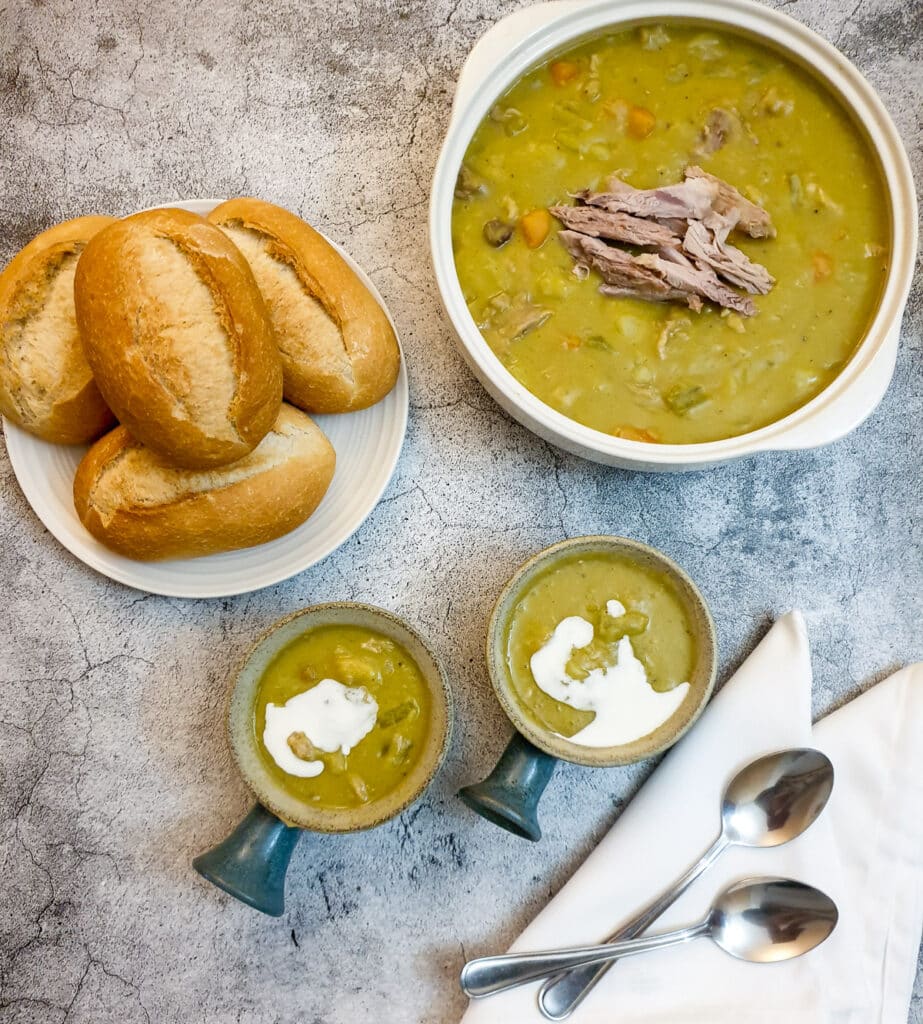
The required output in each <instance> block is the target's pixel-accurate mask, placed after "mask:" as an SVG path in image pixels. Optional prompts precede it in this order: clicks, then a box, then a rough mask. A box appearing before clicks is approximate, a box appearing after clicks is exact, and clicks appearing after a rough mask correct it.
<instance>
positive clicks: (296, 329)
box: [208, 199, 400, 413]
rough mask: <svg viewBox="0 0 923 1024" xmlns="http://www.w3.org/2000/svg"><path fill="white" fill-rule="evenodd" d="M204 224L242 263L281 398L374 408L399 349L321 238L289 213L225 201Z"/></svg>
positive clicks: (322, 406) (304, 405) (308, 406)
mask: <svg viewBox="0 0 923 1024" xmlns="http://www.w3.org/2000/svg"><path fill="white" fill-rule="evenodd" d="M208 220H209V221H211V223H213V224H216V225H218V226H219V227H220V228H221V229H222V230H223V231H224V232H226V234H227V236H228V237H229V238H230V239H231V241H232V242H234V244H235V245H236V246H237V247H238V248H239V249H240V251H241V252H242V253H243V254H244V256H245V257H246V258H247V261H248V262H249V264H250V267H251V268H252V270H253V274H254V276H255V277H256V280H257V284H258V285H259V287H260V290H261V291H262V293H263V297H264V298H265V300H266V305H267V307H268V308H269V314H270V317H271V319H272V325H273V330H274V332H275V337H276V343H277V345H278V346H279V351H280V353H281V355H282V367H283V377H284V392H285V399H286V401H288V402H291V403H292V404H294V405H297V406H298V407H299V408H301V409H305V410H306V411H308V412H317V413H339V412H349V411H351V410H354V409H364V408H366V407H368V406H370V405H374V403H375V402H378V401H379V400H381V399H382V398H384V396H385V395H386V394H388V392H389V391H390V390H391V389H392V388H393V387H394V384H395V381H396V380H397V375H398V371H399V369H400V348H399V347H398V344H397V338H396V337H395V334H394V330H393V329H392V327H391V323H390V321H389V320H388V317H387V315H386V314H385V312H384V310H383V309H382V308H381V306H380V305H379V304H378V302H377V301H376V300H375V298H374V296H373V295H372V294H371V293H370V292H369V290H368V288H366V287H365V285H364V284H363V283H362V281H360V280H359V278H358V277H357V276H356V274H355V273H354V272H353V270H352V268H351V267H350V266H349V264H348V263H347V262H346V261H345V260H344V259H343V257H342V256H340V254H339V253H338V252H337V251H336V249H334V248H333V246H331V245H330V243H329V242H327V240H326V239H325V238H324V237H323V236H322V235H320V234H319V233H318V232H317V231H315V230H314V228H312V227H311V226H310V225H309V224H306V223H305V222H304V221H303V220H302V219H301V218H300V217H296V216H295V214H293V213H290V212H289V211H288V210H285V209H283V208H282V207H280V206H275V205H273V204H272V203H266V202H263V201H262V200H259V199H231V200H228V201H227V202H225V203H222V204H221V205H220V206H217V207H216V208H215V209H214V210H213V211H212V212H211V213H210V214H209V215H208Z"/></svg>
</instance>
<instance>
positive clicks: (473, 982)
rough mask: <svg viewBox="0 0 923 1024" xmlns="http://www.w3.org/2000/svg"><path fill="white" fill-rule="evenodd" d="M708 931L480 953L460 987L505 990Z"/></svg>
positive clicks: (704, 927) (477, 992)
mask: <svg viewBox="0 0 923 1024" xmlns="http://www.w3.org/2000/svg"><path fill="white" fill-rule="evenodd" d="M708 933H709V923H708V921H703V922H701V923H699V924H697V925H693V926H692V927H690V928H682V929H680V930H679V931H674V932H665V933H663V934H662V935H649V936H647V937H645V938H643V939H635V940H634V941H632V942H616V943H607V944H605V945H602V946H581V947H578V948H576V949H558V950H546V951H544V952H541V953H507V954H506V955H505V956H482V957H480V958H479V959H477V960H469V961H468V963H466V964H465V966H464V967H463V968H462V972H461V987H462V989H463V990H464V992H465V993H466V994H467V995H468V996H470V997H471V998H472V999H479V998H481V997H482V996H491V995H494V994H495V993H497V992H505V991H506V990H507V989H508V988H515V987H516V986H517V985H523V984H525V983H526V982H527V981H534V980H535V979H536V978H544V977H545V976H546V975H549V974H555V973H556V972H558V971H560V970H561V969H562V968H570V967H580V966H583V965H586V964H591V965H596V964H599V963H602V962H604V961H606V960H609V959H612V958H614V957H623V956H634V955H635V954H637V953H647V952H648V951H649V950H652V949H663V948H665V947H666V946H678V945H679V944H680V943H682V942H690V941H692V939H697V938H699V936H701V935H707V934H708Z"/></svg>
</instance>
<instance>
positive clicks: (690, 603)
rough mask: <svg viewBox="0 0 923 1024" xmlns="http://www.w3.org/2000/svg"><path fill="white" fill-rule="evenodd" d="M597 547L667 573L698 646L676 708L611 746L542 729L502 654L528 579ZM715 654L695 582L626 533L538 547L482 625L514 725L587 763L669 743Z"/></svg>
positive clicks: (701, 690)
mask: <svg viewBox="0 0 923 1024" xmlns="http://www.w3.org/2000/svg"><path fill="white" fill-rule="evenodd" d="M598 552H605V553H607V554H615V555H621V556H622V557H624V558H625V559H627V560H630V561H632V562H634V563H635V564H637V565H641V566H644V567H646V568H650V569H655V570H656V571H658V572H660V573H662V574H663V575H664V576H666V577H667V579H668V580H670V582H671V583H672V584H673V586H674V587H675V588H676V594H677V596H678V597H679V599H680V602H681V603H682V605H683V608H684V610H685V612H686V615H687V617H688V619H689V623H690V626H691V628H692V631H693V634H694V635H695V640H696V648H697V651H698V657H697V659H696V664H695V669H694V671H693V673H692V677H691V678H690V679H689V694H688V696H687V697H686V699H685V700H684V701H683V703H682V704H681V705H680V706H679V708H677V710H676V712H675V713H674V714H673V715H671V716H670V718H668V719H667V720H666V722H664V723H663V725H661V726H660V727H659V728H658V729H655V730H654V732H652V733H649V734H648V735H647V736H642V737H641V738H640V739H637V740H634V741H633V742H631V743H623V744H619V745H618V746H614V747H586V746H583V745H582V744H580V743H571V741H570V740H568V739H565V738H564V737H563V736H558V735H557V734H555V733H553V732H550V731H549V730H547V729H543V728H542V727H541V726H540V725H539V724H537V723H536V722H535V720H534V719H533V718H532V717H531V716H530V714H529V712H528V710H527V709H524V708H523V707H522V704H521V703H520V702H519V700H518V698H517V696H516V694H515V692H514V690H513V688H512V683H511V680H510V674H509V670H508V668H507V658H506V632H507V628H508V625H509V621H510V616H511V614H512V612H513V609H514V608H515V606H516V604H517V602H518V601H519V599H520V598H521V597H522V596H523V595H524V594H525V592H526V591H527V590H528V589H529V587H530V586H531V584H532V581H533V580H534V579H535V578H536V577H537V576H538V575H540V574H541V573H542V572H544V571H545V570H546V569H548V568H549V567H550V566H552V565H553V564H554V563H555V562H557V561H560V559H562V558H565V557H571V556H573V555H579V554H596V553H598ZM717 660H718V659H717V640H716V638H715V624H714V622H712V617H711V614H710V612H709V610H708V607H707V606H706V604H705V600H704V598H703V597H702V595H701V594H700V593H699V591H698V588H697V587H696V585H695V584H694V583H693V582H692V580H691V579H689V577H688V576H687V575H686V573H685V572H683V570H682V569H681V568H680V567H679V566H678V565H677V564H676V563H675V562H674V561H672V560H671V559H669V558H667V556H666V555H663V554H661V553H660V552H659V551H657V550H655V549H654V548H651V547H648V546H647V545H646V544H640V543H638V541H634V540H628V539H627V538H625V537H576V538H574V539H572V540H564V541H561V542H560V543H559V544H554V545H552V546H551V547H550V548H545V550H544V551H540V552H539V553H538V554H537V555H535V557H534V558H530V559H529V561H528V562H526V563H525V565H522V566H520V568H519V569H517V571H516V573H515V574H514V576H513V578H512V579H511V580H510V581H509V583H507V585H506V586H505V587H504V588H503V592H502V593H501V594H500V596H499V597H498V598H497V603H496V604H495V605H494V610H493V613H492V614H491V617H490V625H489V626H488V628H487V670H488V672H489V673H490V681H491V683H492V684H493V688H494V691H495V692H496V694H497V697H498V699H499V701H500V703H501V705H502V706H503V710H504V711H505V712H506V713H507V715H508V716H509V718H510V721H511V722H512V723H513V725H514V726H516V730H517V731H518V732H520V733H521V734H522V735H523V736H525V737H526V739H528V740H529V741H530V742H532V743H534V744H535V745H536V746H537V747H538V748H539V749H540V750H544V751H545V753H546V754H551V755H552V756H553V757H558V758H561V759H562V760H564V761H572V762H573V763H574V764H583V765H587V766H588V767H591V768H611V767H613V766H615V765H623V764H633V763H634V762H635V761H643V760H644V759H645V758H647V757H654V756H655V755H656V754H662V753H663V752H664V751H665V750H666V749H667V748H668V747H672V746H673V744H674V743H675V742H676V741H677V740H678V739H679V738H680V737H681V736H682V735H683V734H684V733H685V732H686V731H687V730H688V729H689V727H690V726H691V725H692V724H693V722H695V720H696V719H697V718H698V717H699V715H700V714H701V713H702V709H703V708H704V707H705V705H706V704H707V703H708V699H709V697H710V696H711V693H712V689H713V688H714V685H715V672H716V670H717Z"/></svg>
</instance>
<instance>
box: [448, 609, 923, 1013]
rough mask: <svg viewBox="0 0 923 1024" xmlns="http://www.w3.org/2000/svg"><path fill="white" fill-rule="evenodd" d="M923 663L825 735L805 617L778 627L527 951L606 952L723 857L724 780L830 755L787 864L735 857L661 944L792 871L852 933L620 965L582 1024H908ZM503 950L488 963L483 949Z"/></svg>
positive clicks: (917, 901) (668, 919)
mask: <svg viewBox="0 0 923 1024" xmlns="http://www.w3.org/2000/svg"><path fill="white" fill-rule="evenodd" d="M921 740H923V665H917V666H913V667H911V668H908V669H905V670H903V671H902V672H899V673H897V675H895V676H892V677H891V678H890V679H888V680H886V681H885V682H884V683H881V684H879V685H878V686H876V687H874V688H873V689H872V690H870V691H869V692H868V693H866V694H864V695H863V696H862V697H859V698H857V699H856V700H854V701H853V702H852V703H850V704H848V705H847V706H846V707H844V708H842V709H840V710H839V711H837V712H835V713H834V714H832V715H830V716H829V717H828V718H826V719H824V720H823V721H822V722H820V723H819V724H818V726H817V727H816V731H814V730H812V728H811V663H810V652H809V648H808V641H807V635H806V632H805V626H804V621H803V619H802V617H801V615H800V614H799V613H797V612H793V613H791V614H789V615H786V616H784V617H783V618H782V619H780V620H779V621H778V622H777V623H776V624H775V625H774V626H773V627H772V629H771V630H770V631H769V633H768V634H767V635H766V637H765V638H764V639H763V641H762V642H761V643H760V645H759V647H757V649H756V650H755V651H754V652H753V654H751V655H750V657H749V658H748V659H747V660H746V662H744V664H743V665H742V666H741V667H740V668H739V669H738V671H737V672H736V673H735V675H734V677H733V678H732V679H731V680H730V681H729V682H728V683H727V684H726V685H725V686H724V688H723V689H722V690H721V692H720V693H719V694H718V695H717V696H716V697H715V698H714V700H713V701H712V703H711V704H710V706H709V707H708V709H707V710H706V711H705V713H704V714H703V715H702V718H701V719H700V721H699V722H698V724H697V725H696V726H695V728H693V729H692V730H691V731H690V733H689V734H688V735H687V737H686V738H685V739H683V740H682V741H681V742H680V743H679V744H677V746H676V747H674V749H673V750H672V751H671V752H670V754H669V755H668V756H667V757H666V758H665V759H664V761H663V763H662V764H661V765H660V766H659V767H658V768H657V770H656V771H655V772H654V773H653V775H652V776H651V777H650V779H649V780H648V781H647V783H645V785H644V786H643V788H642V789H641V791H640V792H639V793H638V795H637V796H636V797H635V798H634V800H633V801H632V802H631V804H630V805H629V806H628V808H627V809H626V810H625V812H624V813H623V814H622V816H621V817H620V818H619V820H618V822H617V823H616V825H615V826H614V827H613V828H612V830H611V831H610V832H609V833H608V835H606V836H605V838H604V839H603V840H602V842H601V843H600V844H599V846H598V847H597V848H596V849H595V850H594V851H593V853H592V854H591V855H590V856H589V857H588V858H587V860H586V861H585V863H584V864H583V865H582V866H581V867H580V869H579V870H578V871H577V873H576V874H575V875H574V876H573V878H571V880H570V881H569V882H568V883H567V884H566V885H565V886H564V888H563V889H562V890H561V892H560V893H559V894H558V895H557V896H556V897H555V898H554V899H553V900H552V901H551V903H550V904H549V905H548V906H547V907H546V908H545V910H543V911H542V912H541V913H540V914H539V915H538V917H537V918H536V919H535V920H534V921H533V922H532V924H530V925H529V927H528V928H527V929H526V930H525V932H523V934H522V935H521V936H520V938H519V939H518V940H517V942H516V943H515V944H514V945H513V947H512V950H513V951H525V950H537V949H547V948H557V947H561V946H570V945H585V944H586V943H588V942H592V941H602V940H604V939H605V938H606V937H607V936H608V934H609V933H610V932H611V931H613V930H614V928H615V927H616V926H617V925H618V924H619V922H620V921H622V920H624V919H627V918H628V917H630V916H631V915H632V914H633V913H634V912H635V911H636V910H637V909H638V908H639V907H640V906H641V905H643V904H645V903H647V902H648V901H649V900H650V899H651V897H652V896H654V895H655V894H657V893H659V892H660V891H661V890H663V889H664V888H666V887H667V886H668V885H670V883H671V882H672V881H673V880H674V879H675V878H676V877H677V876H678V875H679V874H680V873H681V872H682V871H684V870H685V868H686V867H687V866H688V865H689V864H691V863H692V862H693V861H695V860H697V859H698V857H699V855H700V854H701V853H702V852H703V851H704V850H705V849H706V848H707V847H708V845H709V844H710V843H711V841H712V840H713V839H714V838H715V836H716V835H717V832H718V828H719V821H718V808H719V806H720V797H721V793H722V792H723V790H724V787H725V784H726V783H727V782H728V780H729V779H730V778H731V777H732V776H733V775H734V774H735V773H736V772H737V770H738V769H740V768H741V767H743V766H744V765H745V764H747V763H748V762H749V761H751V760H753V759H754V758H755V757H758V756H760V755H761V754H765V753H770V752H772V751H775V750H780V749H783V748H785V747H796V746H812V745H814V746H818V747H820V748H821V749H823V750H825V752H826V753H828V755H829V756H830V757H831V759H832V760H833V762H834V767H835V770H836V782H835V785H834V793H833V796H832V798H831V801H830V803H829V805H828V807H827V808H826V810H825V811H824V813H823V815H822V816H821V818H820V819H819V820H818V821H817V822H816V823H815V824H814V825H813V826H812V827H811V828H810V829H809V830H808V831H807V832H806V833H805V834H804V835H803V836H801V837H800V838H799V839H797V840H795V841H793V842H792V843H789V844H787V845H786V846H781V847H777V848H776V849H773V850H746V849H741V848H731V849H729V850H727V851H726V852H725V853H724V854H723V855H722V856H721V857H720V859H719V860H718V862H717V863H716V864H715V865H714V866H713V867H712V868H711V869H710V870H709V871H708V872H706V874H705V875H704V876H702V877H701V878H700V879H699V880H698V881H697V882H696V883H695V884H694V885H693V886H692V888H691V889H690V890H689V891H688V892H687V893H686V894H685V895H684V896H683V897H682V898H681V899H680V900H679V901H678V902H677V903H676V904H675V905H674V906H673V907H672V908H671V909H670V910H669V911H668V912H667V913H666V914H664V915H663V917H662V918H661V919H660V921H658V922H657V924H656V925H655V926H654V927H653V928H652V929H651V930H652V931H661V930H667V929H670V928H674V927H683V926H685V925H687V924H691V923H694V922H696V921H698V920H700V919H701V918H702V917H703V916H704V914H705V912H706V911H707V908H708V906H709V905H710V903H711V900H712V897H713V896H714V895H715V894H716V893H717V892H719V891H720V890H721V889H722V888H724V886H725V885H726V884H727V883H729V882H731V881H734V880H737V879H740V878H743V877H747V876H753V875H779V876H786V877H791V878H796V879H798V880H800V881H804V882H809V883H811V884H813V885H817V886H818V887H819V888H821V889H823V890H824V891H825V892H827V893H828V894H829V895H830V896H831V897H833V899H834V900H835V901H836V902H837V905H838V907H839V911H840V921H839V924H838V926H837V929H836V930H835V932H834V933H833V935H832V936H831V937H830V939H829V940H828V941H827V942H826V943H824V945H823V946H821V947H819V948H818V949H816V950H814V951H813V952H811V953H809V954H807V955H806V956H804V957H801V958H799V959H797V960H792V961H789V962H787V963H781V964H774V965H755V964H746V963H741V962H739V961H736V960H734V959H732V958H731V957H729V956H728V955H727V954H726V953H724V952H722V951H721V950H720V949H718V948H717V947H716V946H714V945H713V944H712V943H711V942H709V941H708V940H707V939H704V940H698V941H696V942H693V943H690V944H687V945H684V946H678V947H674V948H672V949H667V950H660V951H657V952H654V953H649V954H646V955H644V956H637V957H631V958H629V959H625V960H622V961H621V962H620V963H618V964H617V965H616V966H615V967H614V968H613V969H612V970H610V971H609V973H608V974H607V975H606V976H605V978H604V979H603V980H602V982H601V983H600V984H599V985H598V986H597V987H596V989H595V990H594V991H593V992H592V993H591V994H590V995H589V996H588V998H587V999H586V1000H585V1002H584V1003H583V1004H582V1005H581V1006H580V1007H579V1008H578V1010H577V1011H576V1012H575V1013H574V1015H573V1017H572V1018H571V1020H572V1021H573V1022H574V1024H614V1022H616V1021H617V1022H618V1024H635V1022H638V1024H640V1022H643V1024H693V1022H694V1024H703V1022H708V1024H764V1022H765V1024H778V1022H779V1021H785V1022H786V1024H906V1021H907V1011H908V1006H909V1002H910V995H911V990H912V987H913V979H914V972H915V966H916V959H917V949H918V947H919V942H920V931H921V923H923V870H921V869H923V742H920V741H921ZM485 952H487V951H485ZM538 987H539V986H538V984H533V985H528V986H523V987H521V988H519V989H515V990H512V991H510V992H505V993H502V994H500V995H496V996H491V997H489V998H487V999H482V1000H477V1001H473V1002H472V1003H471V1004H470V1007H469V1009H468V1012H467V1013H466V1014H465V1017H464V1021H463V1024H481V1022H484V1024H488V1022H489V1024H495V1022H497V1021H503V1022H504V1024H520V1022H533V1021H534V1022H541V1021H542V1020H543V1018H542V1017H541V1016H540V1014H539V1012H538V1009H537V1007H536V1003H535V996H536V993H537V990H538Z"/></svg>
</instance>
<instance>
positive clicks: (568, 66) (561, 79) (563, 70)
mask: <svg viewBox="0 0 923 1024" xmlns="http://www.w3.org/2000/svg"><path fill="white" fill-rule="evenodd" d="M548 70H549V71H550V72H551V78H552V81H553V82H554V84H555V85H567V83H568V82H571V81H573V80H574V79H575V78H576V77H577V72H578V71H579V68H578V67H577V65H576V64H574V62H573V61H570V60H556V61H555V62H554V63H553V64H552V65H551V67H550V68H549V69H548Z"/></svg>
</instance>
